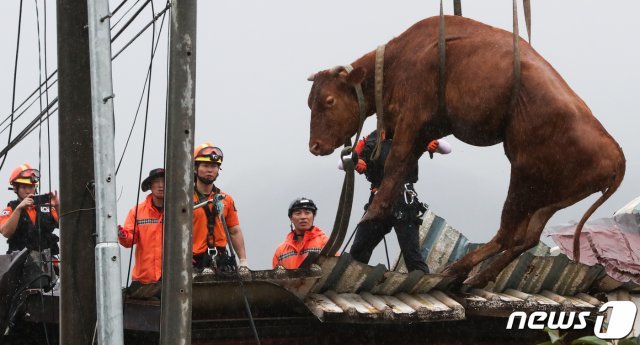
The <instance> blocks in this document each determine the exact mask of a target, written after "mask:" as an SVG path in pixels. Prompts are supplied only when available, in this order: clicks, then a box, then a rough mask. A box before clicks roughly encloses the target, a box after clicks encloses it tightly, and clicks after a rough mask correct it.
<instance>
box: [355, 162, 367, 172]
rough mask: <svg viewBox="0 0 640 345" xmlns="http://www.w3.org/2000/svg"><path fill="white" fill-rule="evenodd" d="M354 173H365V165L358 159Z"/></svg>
mask: <svg viewBox="0 0 640 345" xmlns="http://www.w3.org/2000/svg"><path fill="white" fill-rule="evenodd" d="M356 171H357V172H358V174H364V172H365V171H367V163H366V162H365V161H363V160H362V159H358V163H357V164H356Z"/></svg>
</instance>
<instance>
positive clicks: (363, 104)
mask: <svg viewBox="0 0 640 345" xmlns="http://www.w3.org/2000/svg"><path fill="white" fill-rule="evenodd" d="M344 70H345V71H347V73H351V71H353V66H351V65H346V66H344ZM354 88H355V89H356V96H357V97H358V108H359V110H360V111H359V113H360V123H359V124H358V133H357V134H356V140H355V141H354V143H357V142H358V139H360V134H362V125H363V124H364V120H365V119H366V118H367V101H366V100H365V99H364V93H363V92H362V85H360V84H358V85H356V86H354ZM345 146H351V141H350V139H347V142H346V143H345Z"/></svg>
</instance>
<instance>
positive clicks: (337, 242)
mask: <svg viewBox="0 0 640 345" xmlns="http://www.w3.org/2000/svg"><path fill="white" fill-rule="evenodd" d="M344 69H345V71H347V73H351V71H353V67H352V66H351V65H346V66H344ZM354 88H355V91H356V96H357V98H358V108H359V114H360V123H359V125H358V132H357V134H356V140H355V141H354V142H355V143H357V142H358V140H360V134H361V133H362V125H363V124H364V120H365V119H366V118H367V102H366V100H365V99H364V93H363V92H362V85H360V84H358V85H356V86H354ZM340 158H341V159H342V166H343V167H344V173H345V174H344V181H343V182H342V191H341V192H340V201H339V202H338V211H337V212H336V219H335V221H334V223H333V229H332V230H331V235H330V236H329V240H328V241H327V244H325V246H324V248H322V251H321V252H320V256H329V255H333V254H334V253H336V252H337V251H338V250H339V249H340V247H341V246H342V242H344V237H345V235H346V234H347V227H348V226H349V218H350V217H351V208H352V206H353V180H354V168H355V162H356V161H357V159H358V157H357V156H356V154H355V152H353V147H352V146H351V138H347V140H346V142H345V144H344V148H343V149H342V152H341V153H340ZM315 259H317V256H315V255H314V256H312V255H308V256H307V258H306V259H305V260H304V261H303V263H302V265H310V264H311V263H312V262H315Z"/></svg>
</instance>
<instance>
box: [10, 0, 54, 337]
mask: <svg viewBox="0 0 640 345" xmlns="http://www.w3.org/2000/svg"><path fill="white" fill-rule="evenodd" d="M45 1H46V0H45ZM34 3H35V7H36V27H37V30H36V31H37V33H38V80H39V82H40V85H42V48H41V46H40V41H41V38H40V11H39V10H38V7H39V6H38V0H34ZM38 99H39V101H40V112H41V113H42V92H40V97H38ZM5 157H6V156H5ZM38 171H42V118H40V120H39V121H38ZM49 180H51V176H49ZM39 187H40V193H42V186H39ZM49 212H50V213H49V214H50V215H52V213H51V212H52V211H51V207H50V208H49ZM41 218H42V208H41V207H36V223H37V224H36V226H37V227H38V253H42V244H41V241H42V223H41ZM52 231H53V230H52ZM50 253H51V252H50ZM41 255H42V254H41ZM52 261H53V260H49V262H50V264H49V265H50V268H51V269H52V268H53V262H52ZM45 265H46V263H45V262H43V261H42V258H41V260H40V269H41V270H42V271H43V272H44V271H45ZM49 272H53V270H50V271H49ZM42 288H43V287H42V284H40V289H42ZM40 308H41V313H42V314H43V315H44V295H43V294H42V293H41V294H40ZM42 328H43V329H44V338H45V340H46V342H47V345H48V344H49V334H48V332H47V324H46V323H45V322H44V319H43V320H42Z"/></svg>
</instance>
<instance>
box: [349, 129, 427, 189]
mask: <svg viewBox="0 0 640 345" xmlns="http://www.w3.org/2000/svg"><path fill="white" fill-rule="evenodd" d="M376 137H377V131H373V132H372V133H371V134H369V136H368V137H367V138H363V139H361V140H364V148H363V149H362V151H361V152H360V154H359V155H358V158H360V159H362V160H364V161H365V163H367V170H366V171H365V172H364V176H365V177H366V178H367V181H369V182H371V188H372V189H373V188H378V187H380V184H381V183H382V178H383V177H384V163H385V162H386V160H387V156H388V155H389V151H391V143H392V140H391V139H388V138H387V139H385V140H382V141H381V142H380V156H379V157H378V159H376V160H373V159H371V153H372V152H373V149H374V148H375V146H376ZM416 182H418V164H417V163H416V164H415V166H414V167H413V168H410V171H409V173H408V174H407V179H406V181H404V183H416Z"/></svg>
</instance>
